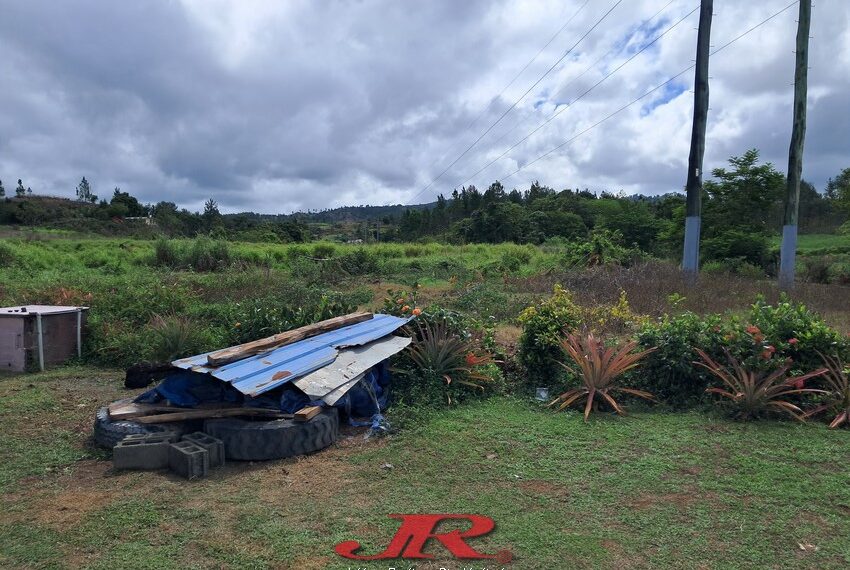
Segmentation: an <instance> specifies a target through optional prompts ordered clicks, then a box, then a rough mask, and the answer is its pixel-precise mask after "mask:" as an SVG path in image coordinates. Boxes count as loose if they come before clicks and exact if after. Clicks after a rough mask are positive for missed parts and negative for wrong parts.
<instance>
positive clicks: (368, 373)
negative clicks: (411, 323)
mask: <svg viewBox="0 0 850 570" xmlns="http://www.w3.org/2000/svg"><path fill="white" fill-rule="evenodd" d="M408 320H409V319H403V318H399V317H393V316H391V315H382V314H376V315H373V314H372V313H353V314H350V315H345V316H342V317H336V318H333V319H328V320H326V321H321V322H319V323H315V324H312V325H308V326H306V327H301V328H298V329H294V330H291V331H287V332H283V333H280V334H277V335H274V336H272V337H268V338H265V339H261V340H257V341H253V342H249V343H246V344H242V345H239V346H234V347H230V348H227V349H224V350H219V351H214V352H209V353H205V354H200V355H197V356H193V357H189V358H184V359H181V360H176V361H174V362H173V363H172V365H173V366H174V368H173V370H172V371H171V372H170V373H168V374H167V375H166V377H165V378H164V379H163V380H162V382H161V383H160V384H159V385H158V386H156V387H155V388H153V389H152V390H149V391H147V392H145V393H144V394H142V395H141V396H139V397H138V398H136V399H135V400H133V401H121V402H116V403H114V404H112V405H110V406H108V407H104V408H102V409H101V411H100V412H99V413H98V417H97V420H96V422H95V439H96V441H97V442H98V443H100V444H101V445H104V446H107V447H113V446H114V449H115V452H116V455H115V457H116V460H115V462H116V467H122V468H133V466H135V465H139V464H142V463H143V464H144V465H152V464H156V465H159V466H160V467H164V466H166V460H167V463H168V465H171V464H172V463H171V462H172V460H171V459H170V458H171V457H172V455H173V456H174V458H175V459H174V460H173V461H174V462H175V463H174V466H172V468H173V469H177V470H178V471H180V472H181V473H189V474H190V475H191V474H194V475H192V476H198V475H197V473H199V472H200V471H203V472H205V470H204V469H200V470H194V471H193V470H191V469H190V470H186V469H183V468H182V467H179V465H184V463H185V461H187V460H184V459H182V457H183V456H186V455H187V454H188V455H192V454H193V453H194V454H195V455H203V453H200V452H198V451H197V449H196V447H197V445H199V444H198V441H195V440H197V439H199V438H200V435H199V434H198V433H197V432H200V434H201V435H203V434H206V437H210V438H212V439H213V440H215V441H218V442H220V443H221V446H222V449H223V455H224V456H227V458H228V459H241V460H258V459H273V458H279V457H288V456H290V455H300V454H303V453H309V452H312V451H315V450H317V449H321V448H322V447H325V446H327V445H330V444H331V443H333V441H335V440H336V435H337V429H338V422H339V419H338V416H339V415H342V416H343V417H345V418H347V419H348V420H349V421H350V422H353V419H354V418H356V417H364V416H365V417H370V418H372V419H373V420H374V419H375V418H381V417H382V416H381V411H382V408H383V406H384V405H385V404H386V399H387V390H388V387H389V381H390V377H389V369H388V366H387V359H388V358H389V357H390V356H392V355H393V354H396V353H397V352H400V351H401V350H403V349H404V348H405V347H406V346H407V345H408V344H410V342H411V339H410V338H407V337H399V336H394V335H393V333H394V332H395V331H397V330H398V329H399V328H400V327H402V326H403V325H404V324H405V323H407V322H408ZM376 421H377V420H376ZM187 432H196V433H193V434H191V437H190V436H186V435H184V436H183V440H180V439H179V438H180V434H183V433H187ZM131 435H132V436H133V437H132V438H130V439H129V440H127V439H125V438H126V436H131ZM146 437H149V438H150V439H145V438H146ZM193 438H194V439H193ZM184 441H185V442H186V443H185V444H184ZM216 445H217V444H216ZM157 446H158V447H157ZM154 448H156V449H157V450H158V451H156V452H154V451H150V452H148V451H138V452H136V451H134V450H136V449H139V450H142V449H144V450H147V449H154ZM166 448H167V449H168V451H167V452H166V451H162V449H166ZM184 449H185V450H184ZM180 450H184V451H180ZM134 454H135V455H134ZM139 454H141V455H139ZM144 454H147V455H144ZM151 454H152V455H151ZM142 455H144V457H148V456H150V457H153V456H156V457H157V458H158V459H157V460H156V461H153V460H148V459H142ZM152 461H153V463H152ZM198 461H201V464H203V460H198ZM175 466H177V467H175ZM145 468H159V467H145Z"/></svg>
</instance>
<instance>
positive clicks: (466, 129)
mask: <svg viewBox="0 0 850 570" xmlns="http://www.w3.org/2000/svg"><path fill="white" fill-rule="evenodd" d="M670 1H671V2H673V1H674V0H670ZM588 3H590V0H585V2H584V4H582V5H581V6H580V7H579V9H578V10H576V11H575V12H574V13H573V15H572V16H570V17H569V19H568V20H567V21H566V22H564V25H563V26H561V27H560V28H558V31H557V32H555V34H554V35H553V36H552V37H551V38H549V41H548V42H546V44H545V45H544V46H543V47H542V48H540V51H538V52H537V53H536V54H534V57H532V58H531V59H529V60H528V63H526V64H525V65H524V66H523V68H522V69H520V70H519V72H517V74H516V75H514V77H513V79H511V80H510V81H509V82H508V84H507V85H505V86H504V87H503V88H502V90H501V91H499V93H498V94H497V95H496V96H495V97H493V98H492V99H490V103H488V104H487V106H486V107H485V108H484V110H483V111H481V113H479V114H478V115H477V116H476V117H475V118H474V119H472V121H471V122H470V123H469V124H468V125H467V126H466V128H464V129H463V132H461V134H460V137H463V136H464V135H466V133H468V132H469V130H470V129H471V128H472V126H473V125H475V123H477V122H478V121H480V120H481V118H482V117H483V116H484V115H486V114H487V111H489V110H490V107H492V106H493V103H495V102H496V101H498V100H499V99H500V98H501V96H502V95H504V93H505V91H507V90H508V88H510V86H511V85H513V84H514V82H515V81H516V80H517V79H519V77H520V75H522V74H523V73H525V70H526V69H528V67H529V66H530V65H531V64H532V63H534V61H535V60H536V59H537V58H538V57H540V54H541V53H543V52H544V51H546V48H548V47H549V46H550V45H551V44H552V42H553V41H555V38H557V37H558V36H560V35H561V33H563V31H564V30H566V29H567V26H569V25H570V23H572V21H573V20H575V18H576V16H578V15H579V13H581V11H582V10H584V8H585V6H587V5H588ZM452 148H454V145H453V146H452ZM448 155H449V153H446V154H445V155H443V156H442V157H440V158H438V159H437V160H435V161H434V162H433V163H432V164H431V166H432V167H433V166H434V165H436V164H437V162H439V161H441V160H443V159H444V158H445V157H446V156H448Z"/></svg>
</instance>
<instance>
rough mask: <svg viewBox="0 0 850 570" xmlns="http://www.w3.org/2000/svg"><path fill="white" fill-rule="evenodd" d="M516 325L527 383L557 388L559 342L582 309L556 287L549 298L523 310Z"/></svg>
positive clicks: (576, 322)
mask: <svg viewBox="0 0 850 570" xmlns="http://www.w3.org/2000/svg"><path fill="white" fill-rule="evenodd" d="M519 322H520V324H521V325H522V327H523V330H522V335H521V336H520V339H519V361H520V363H521V364H522V365H523V366H524V367H525V369H526V371H527V376H528V379H529V381H531V382H533V383H535V385H540V386H550V387H551V386H556V385H558V384H559V379H560V378H561V376H562V372H561V370H560V367H559V366H558V364H557V362H558V360H560V359H561V357H562V355H563V350H562V348H561V341H562V339H563V335H564V333H569V332H572V331H574V330H575V329H577V328H578V327H579V325H580V324H581V310H580V309H579V307H578V306H577V305H576V304H575V303H573V300H572V296H571V295H570V293H569V292H568V291H567V290H566V289H564V288H563V287H561V286H560V285H555V290H554V294H553V295H552V297H550V298H549V299H546V300H544V301H542V302H540V303H539V304H537V305H535V306H532V307H528V308H527V309H525V310H524V311H523V312H522V313H521V314H520V316H519Z"/></svg>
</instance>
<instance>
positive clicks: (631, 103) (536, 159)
mask: <svg viewBox="0 0 850 570" xmlns="http://www.w3.org/2000/svg"><path fill="white" fill-rule="evenodd" d="M795 4H797V0H794V2H791V3H790V4H788V5H787V6H785V7H784V8H782V9H781V10H779V11H778V12H776V13H774V14H773V15H771V16H768V17H767V18H765V19H764V20H762V21H761V22H759V23H758V24H756V25H755V26H753V27H752V28H750V29H748V30H747V31H745V32H743V33H742V34H740V35H739V36H737V37H735V38H733V39H731V40H729V41H728V42H726V43H725V44H723V45H722V46H720V47H719V48H717V49H716V50H714V51H713V52H711V55H714V54H716V53H719V52H721V51H723V50H724V49H726V48H727V47H729V46H730V45H732V44H734V43H735V42H737V41H738V40H740V39H741V38H743V37H744V36H746V35H748V34H749V33H751V32H753V31H754V30H756V29H758V28H760V27H761V26H763V25H764V24H766V23H767V22H769V21H770V20H772V19H774V18H775V17H777V16H779V15H780V14H782V13H783V12H785V11H786V10H788V9H789V8H791V7H792V6H794V5H795ZM695 66H696V64H691V65H689V66H688V67H686V68H685V69H683V70H682V71H680V72H679V73H677V74H676V75H674V76H673V77H671V78H670V79H668V80H667V81H665V82H664V83H661V84H659V85H656V86H655V87H653V88H652V89H650V90H649V91H647V92H645V93H644V94H643V95H640V96H639V97H637V98H635V99H632V100H631V101H630V102H629V103H626V104H625V105H623V106H622V107H620V108H619V109H617V110H616V111H614V112H613V113H611V114H610V115H608V116H606V117H605V118H603V119H600V120H599V121H597V122H596V123H594V124H592V125H590V126H589V127H587V128H586V129H584V130H583V131H581V132H580V133H578V134H576V135H574V136H573V137H572V138H570V139H568V140H566V141H564V142H563V143H561V144H559V145H558V146H556V147H554V148H552V149H550V150H548V151H546V152H545V153H543V154H541V155H540V156H538V157H537V158H535V159H534V160H532V161H531V162H527V163H525V164H524V165H522V166H520V167H519V168H517V169H516V170H514V171H513V172H511V173H509V174H506V175H504V176H502V177H501V178H499V180H505V179H507V178H510V177H511V176H513V175H514V174H517V173H518V172H520V171H521V170H524V169H525V168H527V167H529V166H531V165H532V164H534V163H535V162H538V161H540V160H542V159H544V158H546V157H547V156H549V155H550V154H552V153H553V152H555V151H557V150H560V149H561V148H563V147H565V146H567V145H568V144H570V143H572V142H573V141H574V140H576V139H577V138H579V137H580V136H582V135H583V134H585V133H587V132H588V131H590V130H592V129H594V128H596V127H598V126H599V125H601V124H602V123H604V122H605V121H607V120H609V119H610V118H611V117H614V116H615V115H618V114H619V113H621V112H623V111H625V110H626V109H628V108H629V107H631V106H632V105H634V104H635V103H637V102H638V101H640V100H641V99H644V98H645V97H647V96H648V95H651V94H652V93H654V92H655V91H658V90H659V89H661V88H662V87H664V86H666V85H668V84H669V83H671V82H673V81H675V80H676V79H678V78H679V77H681V76H682V75H684V74H685V73H687V72H688V71H690V70H692V69H693V68H694V67H695Z"/></svg>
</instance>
